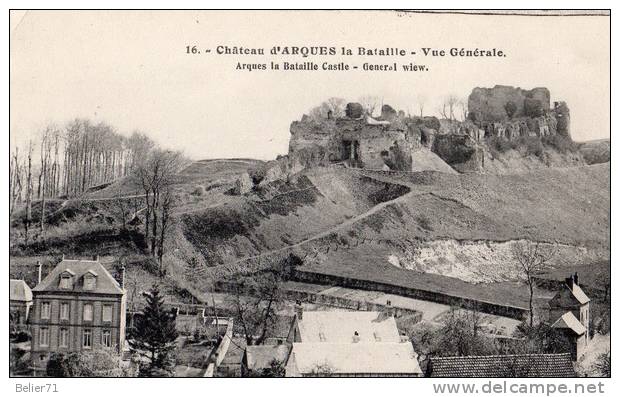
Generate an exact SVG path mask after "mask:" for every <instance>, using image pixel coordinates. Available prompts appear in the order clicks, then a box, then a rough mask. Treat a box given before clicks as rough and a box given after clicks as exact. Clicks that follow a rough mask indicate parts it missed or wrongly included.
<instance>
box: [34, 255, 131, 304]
mask: <svg viewBox="0 0 620 397" xmlns="http://www.w3.org/2000/svg"><path fill="white" fill-rule="evenodd" d="M62 273H69V274H71V275H72V276H73V277H74V282H73V284H72V287H71V289H70V291H73V292H81V293H89V294H112V295H122V294H124V291H123V289H122V288H121V287H120V285H119V284H118V282H117V281H116V280H115V279H114V277H112V275H111V274H110V273H109V272H108V271H107V270H106V269H105V267H103V265H102V264H101V263H100V262H99V261H95V260H82V259H63V260H62V261H61V262H60V263H59V264H58V265H56V267H55V268H54V270H52V271H51V272H50V274H48V275H47V276H46V277H45V278H44V279H43V280H42V281H41V282H40V283H39V285H37V286H36V287H34V288H33V289H32V290H33V291H34V292H52V291H53V292H56V291H67V289H65V288H60V275H61V274H62ZM87 273H90V274H91V275H93V276H96V278H97V282H96V285H95V288H94V289H92V290H86V289H84V283H83V278H84V275H85V274H87Z"/></svg>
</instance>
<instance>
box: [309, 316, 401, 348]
mask: <svg viewBox="0 0 620 397" xmlns="http://www.w3.org/2000/svg"><path fill="white" fill-rule="evenodd" d="M298 325H299V335H300V338H301V342H303V343H312V342H327V343H352V342H353V335H354V334H355V332H357V334H358V337H359V342H372V343H375V342H394V343H398V342H400V335H399V334H398V328H397V327H396V321H395V320H394V317H392V316H388V315H386V313H382V312H359V311H354V312H345V311H307V312H303V315H302V320H298Z"/></svg>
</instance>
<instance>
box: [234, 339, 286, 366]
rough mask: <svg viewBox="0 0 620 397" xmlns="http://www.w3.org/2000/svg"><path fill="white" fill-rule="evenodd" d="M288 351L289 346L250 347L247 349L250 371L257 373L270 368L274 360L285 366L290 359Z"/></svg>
mask: <svg viewBox="0 0 620 397" xmlns="http://www.w3.org/2000/svg"><path fill="white" fill-rule="evenodd" d="M288 351H289V346H287V345H271V346H265V345H261V346H248V347H247V348H246V349H245V355H246V361H247V366H248V369H251V370H254V371H256V370H261V369H264V368H269V367H270V366H271V362H272V361H273V360H277V361H279V362H280V363H282V364H285V363H286V360H287V358H288Z"/></svg>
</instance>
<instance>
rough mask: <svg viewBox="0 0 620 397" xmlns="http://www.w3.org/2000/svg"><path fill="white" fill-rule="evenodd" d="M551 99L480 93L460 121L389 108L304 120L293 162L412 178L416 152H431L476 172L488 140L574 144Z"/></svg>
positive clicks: (529, 93) (298, 124)
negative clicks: (550, 139)
mask: <svg viewBox="0 0 620 397" xmlns="http://www.w3.org/2000/svg"><path fill="white" fill-rule="evenodd" d="M550 98H551V95H550V92H549V90H548V89H547V88H534V89H531V90H523V89H521V88H514V87H510V86H500V85H497V86H495V87H493V88H475V89H474V90H473V91H472V93H471V94H470V95H469V98H468V103H467V110H468V113H467V119H466V120H463V121H457V120H448V119H443V120H439V119H437V118H436V117H411V116H406V115H405V113H404V112H403V111H396V110H395V109H393V108H392V107H391V106H389V105H383V106H382V108H381V115H380V116H378V117H373V116H372V115H370V114H368V112H366V111H365V110H364V109H363V107H362V106H361V105H360V104H358V103H349V104H348V105H347V107H346V112H345V115H344V117H333V116H332V114H331V112H329V114H328V115H327V117H326V118H323V119H319V120H317V119H316V118H310V117H309V116H307V115H304V116H303V117H302V119H301V120H300V121H294V122H293V123H292V124H291V127H290V132H291V139H290V142H289V158H296V159H301V162H302V163H304V164H306V165H307V164H310V165H326V164H334V163H343V164H345V165H347V166H349V167H356V168H368V169H378V170H400V171H410V170H411V169H412V166H413V160H412V154H413V153H414V151H416V150H424V149H428V150H431V151H433V152H434V153H435V154H437V155H438V156H439V157H441V158H442V159H443V160H444V161H445V162H447V163H448V164H450V165H451V166H452V167H453V168H454V169H456V170H457V171H459V172H469V171H479V170H481V168H482V167H483V166H484V165H483V164H484V153H485V148H486V141H487V140H488V139H490V138H501V139H505V140H509V141H516V140H518V139H520V138H522V137H546V136H551V135H555V134H558V135H563V136H566V137H570V112H569V109H568V106H567V105H566V103H565V102H555V103H554V105H553V107H551V102H550Z"/></svg>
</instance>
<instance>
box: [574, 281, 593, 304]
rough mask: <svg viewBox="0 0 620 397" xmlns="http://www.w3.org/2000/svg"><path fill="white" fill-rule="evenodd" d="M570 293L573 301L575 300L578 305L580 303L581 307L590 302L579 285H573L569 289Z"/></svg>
mask: <svg viewBox="0 0 620 397" xmlns="http://www.w3.org/2000/svg"><path fill="white" fill-rule="evenodd" d="M571 291H572V293H573V296H574V297H575V299H577V301H579V303H581V304H582V305H585V304H586V303H588V302H590V298H588V296H587V295H586V294H585V293H584V292H583V290H582V289H581V287H580V286H579V285H577V284H573V288H572V289H571Z"/></svg>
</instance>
